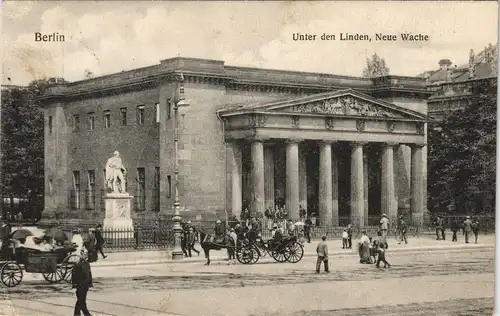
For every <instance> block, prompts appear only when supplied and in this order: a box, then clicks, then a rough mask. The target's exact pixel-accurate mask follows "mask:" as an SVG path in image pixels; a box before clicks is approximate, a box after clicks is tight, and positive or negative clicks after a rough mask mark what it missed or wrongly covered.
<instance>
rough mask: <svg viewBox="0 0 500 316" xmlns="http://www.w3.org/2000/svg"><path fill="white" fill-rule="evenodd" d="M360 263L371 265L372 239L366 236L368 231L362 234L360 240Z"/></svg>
mask: <svg viewBox="0 0 500 316" xmlns="http://www.w3.org/2000/svg"><path fill="white" fill-rule="evenodd" d="M359 262H360V263H371V260H370V238H369V237H368V236H367V235H366V231H362V232H361V239H360V240H359Z"/></svg>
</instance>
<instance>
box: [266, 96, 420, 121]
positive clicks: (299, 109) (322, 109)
mask: <svg viewBox="0 0 500 316" xmlns="http://www.w3.org/2000/svg"><path fill="white" fill-rule="evenodd" d="M261 110H262V109H261ZM265 111H266V112H292V113H298V114H324V115H341V116H365V117H380V118H401V119H423V118H424V117H425V115H424V114H420V113H418V112H414V111H411V110H407V109H404V108H401V107H399V106H397V105H394V104H391V103H388V102H385V101H382V100H379V99H376V98H373V97H371V96H368V95H365V94H362V93H359V92H355V91H353V90H348V91H339V92H331V93H322V94H320V95H316V96H311V97H310V98H308V99H299V98H298V99H295V100H294V99H291V100H288V102H285V103H284V104H279V105H273V106H269V107H267V108H266V109H265Z"/></svg>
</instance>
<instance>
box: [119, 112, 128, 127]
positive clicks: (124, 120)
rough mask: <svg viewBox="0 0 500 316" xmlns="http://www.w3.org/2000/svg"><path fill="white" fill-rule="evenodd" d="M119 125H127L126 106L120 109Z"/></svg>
mask: <svg viewBox="0 0 500 316" xmlns="http://www.w3.org/2000/svg"><path fill="white" fill-rule="evenodd" d="M120 125H127V108H121V109H120Z"/></svg>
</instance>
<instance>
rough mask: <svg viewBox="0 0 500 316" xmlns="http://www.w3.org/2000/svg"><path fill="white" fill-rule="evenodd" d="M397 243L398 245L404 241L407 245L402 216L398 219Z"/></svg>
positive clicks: (405, 226) (404, 223)
mask: <svg viewBox="0 0 500 316" xmlns="http://www.w3.org/2000/svg"><path fill="white" fill-rule="evenodd" d="M398 228H399V241H398V245H399V244H401V242H402V241H403V240H404V242H405V244H408V239H406V228H407V225H406V222H405V221H404V219H403V215H401V216H400V217H399V227H398Z"/></svg>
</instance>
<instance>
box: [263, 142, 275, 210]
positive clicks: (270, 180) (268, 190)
mask: <svg viewBox="0 0 500 316" xmlns="http://www.w3.org/2000/svg"><path fill="white" fill-rule="evenodd" d="M264 196H265V198H266V209H269V208H271V209H274V146H272V145H269V146H264Z"/></svg>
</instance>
